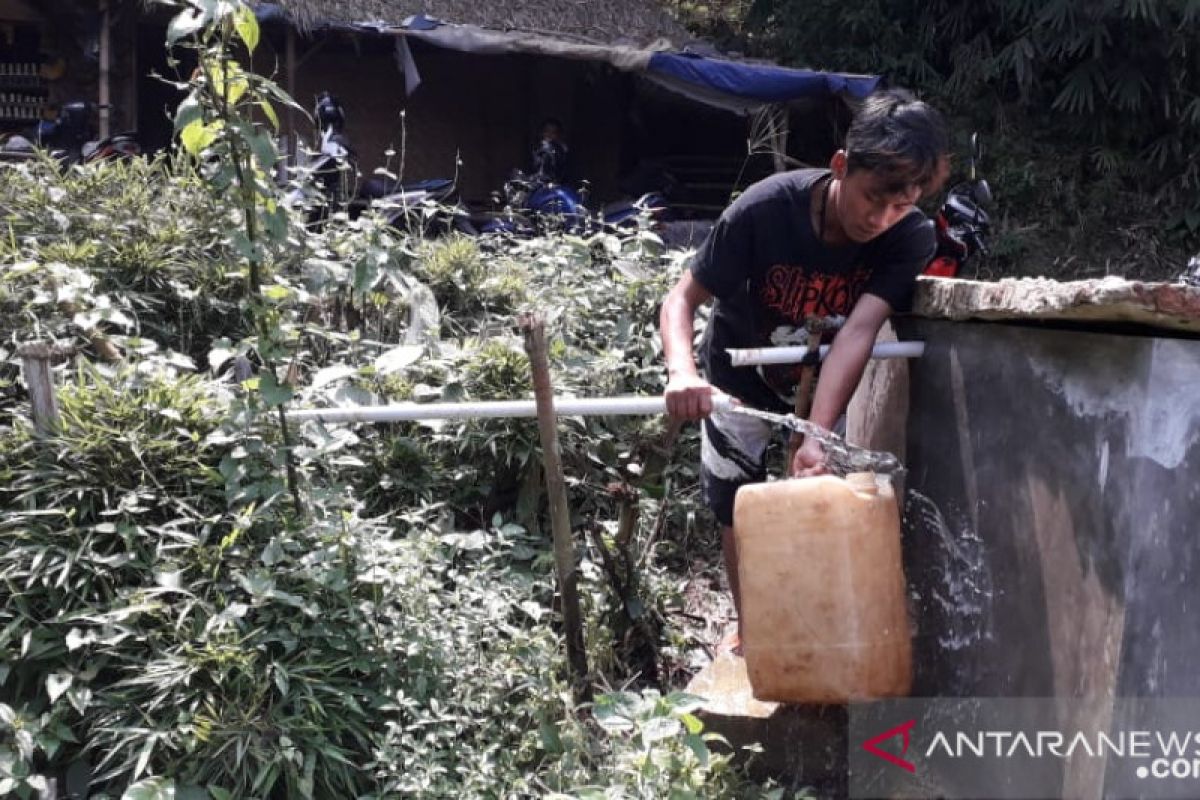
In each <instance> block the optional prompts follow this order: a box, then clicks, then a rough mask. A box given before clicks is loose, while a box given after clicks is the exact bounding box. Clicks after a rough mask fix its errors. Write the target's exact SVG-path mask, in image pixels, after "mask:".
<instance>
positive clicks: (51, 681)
mask: <svg viewBox="0 0 1200 800" xmlns="http://www.w3.org/2000/svg"><path fill="white" fill-rule="evenodd" d="M73 680H74V677H73V676H72V675H71V673H69V672H55V673H53V674H52V675H47V676H46V694H48V695H50V702H51V703H53V702H55V701H56V700H58V698H60V697H62V695H63V692H65V691H66V690H67V689H70V688H71V681H73Z"/></svg>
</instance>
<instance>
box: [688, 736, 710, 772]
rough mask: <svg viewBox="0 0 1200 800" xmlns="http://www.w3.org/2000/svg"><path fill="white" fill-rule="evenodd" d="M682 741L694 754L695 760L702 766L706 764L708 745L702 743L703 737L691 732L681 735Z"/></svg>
mask: <svg viewBox="0 0 1200 800" xmlns="http://www.w3.org/2000/svg"><path fill="white" fill-rule="evenodd" d="M683 742H684V744H686V745H687V746H688V747H689V748H690V749H691V751H692V753H694V754H695V756H696V760H697V761H699V762H700V764H701V765H702V766H707V765H708V757H709V752H708V745H706V744H705V743H704V740H703V739H701V738H700V737H699V736H697V735H696V734H694V733H691V734H688V735H687V736H685V737H683Z"/></svg>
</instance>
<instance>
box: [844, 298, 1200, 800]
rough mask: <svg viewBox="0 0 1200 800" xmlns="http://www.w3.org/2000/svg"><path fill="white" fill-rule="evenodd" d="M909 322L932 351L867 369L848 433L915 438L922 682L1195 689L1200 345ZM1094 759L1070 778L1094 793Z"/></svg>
mask: <svg viewBox="0 0 1200 800" xmlns="http://www.w3.org/2000/svg"><path fill="white" fill-rule="evenodd" d="M898 330H899V333H900V338H902V339H921V340H924V341H925V342H926V348H927V349H926V354H925V356H924V358H922V359H920V360H917V361H912V362H909V363H908V364H904V363H903V362H889V363H882V362H881V363H879V364H877V365H873V366H872V367H871V368H870V369H869V373H868V376H867V379H866V380H865V381H864V392H862V393H860V395H859V396H858V397H857V398H856V400H855V403H854V405H853V410H852V414H851V421H850V423H851V424H850V435H851V436H852V438H854V439H857V440H858V441H859V442H860V443H863V444H866V445H868V446H873V447H881V446H887V445H889V444H890V443H894V442H895V441H896V434H897V431H898V430H904V431H905V436H904V442H903V446H904V448H905V450H906V451H907V453H906V456H907V465H908V468H909V473H908V476H907V488H908V489H909V492H910V493H909V500H908V503H907V506H906V516H905V542H904V549H905V566H906V570H907V573H908V579H909V585H910V591H911V594H912V597H911V603H912V605H911V608H912V611H913V619H914V621H915V623H916V637H915V640H914V641H915V686H914V691H913V694H914V695H915V696H981V697H1003V696H1008V697H1050V696H1054V697H1063V698H1068V697H1085V696H1086V697H1092V698H1116V697H1197V696H1200V671H1197V670H1196V668H1195V659H1196V656H1197V654H1198V653H1200V626H1198V625H1197V624H1196V619H1195V615H1194V614H1195V610H1196V609H1198V608H1200V580H1197V579H1196V568H1197V566H1200V545H1198V543H1197V535H1198V534H1200V530H1198V529H1197V528H1198V520H1200V392H1198V391H1197V387H1200V341H1197V340H1190V339H1180V338H1170V337H1161V338H1160V337H1157V336H1151V335H1144V336H1143V335H1113V334H1107V333H1089V332H1080V331H1067V330H1054V329H1048V328H1044V327H1032V326H1021V325H1016V324H1002V323H956V322H947V321H934V320H924V319H910V320H906V321H903V322H901V323H900V324H899V325H898ZM872 387H873V390H872ZM905 406H907V408H905ZM906 414H907V421H905V417H906ZM1090 707H1091V708H1092V709H1093V710H1092V711H1089V712H1086V713H1090V714H1091V715H1092V718H1091V719H1090V720H1083V719H1068V720H1062V722H1063V723H1064V724H1085V723H1087V722H1089V721H1091V722H1100V723H1103V722H1106V718H1104V715H1105V714H1106V713H1107V711H1106V710H1105V709H1107V705H1106V704H1103V703H1101V704H1099V705H1098V706H1097V705H1095V704H1093V705H1092V706H1090ZM1097 708H1099V709H1100V711H1099V712H1097V711H1096V710H1095V709H1097ZM1097 716H1099V717H1101V718H1099V719H1097V718H1096V717H1097ZM1088 769H1089V768H1087V767H1084V768H1082V770H1083V771H1081V770H1076V771H1075V772H1070V771H1069V772H1068V774H1067V775H1065V776H1064V781H1065V783H1064V787H1069V788H1071V789H1072V792H1078V793H1079V794H1080V795H1081V796H1099V792H1100V791H1101V790H1102V788H1103V786H1104V781H1105V776H1104V772H1103V764H1099V765H1092V766H1091V767H1090V771H1086V770H1088ZM1064 791H1065V789H1064Z"/></svg>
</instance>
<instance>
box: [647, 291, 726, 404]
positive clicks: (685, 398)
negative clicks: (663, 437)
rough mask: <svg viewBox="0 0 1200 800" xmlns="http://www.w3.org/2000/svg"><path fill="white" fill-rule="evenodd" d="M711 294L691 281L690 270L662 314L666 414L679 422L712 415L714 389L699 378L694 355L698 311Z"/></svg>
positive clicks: (660, 322)
mask: <svg viewBox="0 0 1200 800" xmlns="http://www.w3.org/2000/svg"><path fill="white" fill-rule="evenodd" d="M711 299H712V294H711V293H710V292H709V291H708V290H707V289H705V288H704V287H703V286H702V285H701V284H700V282H699V281H697V280H696V279H695V278H693V277H692V273H691V271H690V270H688V271H686V272H684V273H683V277H682V278H680V279H679V282H678V283H676V284H675V286H674V288H672V289H671V291H670V292H668V293H667V297H666V299H665V300H664V301H663V305H662V311H661V312H659V317H658V325H659V331H660V333H661V334H662V341H663V354H664V356H665V358H666V362H667V389H666V391H665V392H664V397H665V398H666V401H667V413H668V414H670V415H671V416H672V417H675V418H677V419H685V420H691V419H700V418H702V417H707V416H708V415H709V414H710V413H712V394H713V387H712V385H711V384H709V383H708V381H705V380H704V379H703V378H701V377H700V373H699V371H698V370H697V369H696V358H695V356H694V355H693V354H692V339H693V338H694V336H695V333H694V331H693V323H694V321H695V317H696V309H697V308H699V307H700V306H702V305H704V304H705V303H707V302H708V301H709V300H711Z"/></svg>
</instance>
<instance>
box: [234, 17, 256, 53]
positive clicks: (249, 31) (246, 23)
mask: <svg viewBox="0 0 1200 800" xmlns="http://www.w3.org/2000/svg"><path fill="white" fill-rule="evenodd" d="M233 27H234V29H235V30H236V31H237V34H238V36H239V37H240V38H241V40H242V42H243V43H245V45H246V49H247V50H249V51H250V52H251V53H253V52H254V50H255V49H256V48H257V47H258V38H259V29H258V18H257V17H255V16H254V11H253V10H252V9H251V8H250V7H249V6H243V5H239V6H238V9H237V11H235V12H234V15H233Z"/></svg>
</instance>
